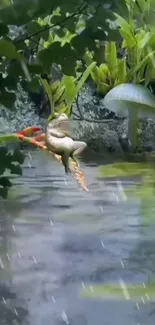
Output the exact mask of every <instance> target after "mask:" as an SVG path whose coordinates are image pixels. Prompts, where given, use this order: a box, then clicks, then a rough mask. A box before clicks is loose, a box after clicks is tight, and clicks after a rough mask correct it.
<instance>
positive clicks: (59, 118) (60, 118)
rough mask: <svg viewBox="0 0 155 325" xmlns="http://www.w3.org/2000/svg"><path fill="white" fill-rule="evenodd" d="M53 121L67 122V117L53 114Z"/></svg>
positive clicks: (62, 114)
mask: <svg viewBox="0 0 155 325" xmlns="http://www.w3.org/2000/svg"><path fill="white" fill-rule="evenodd" d="M53 118H54V119H57V120H59V121H64V120H68V116H67V115H66V114H65V113H61V114H60V113H56V112H55V113H54V115H53Z"/></svg>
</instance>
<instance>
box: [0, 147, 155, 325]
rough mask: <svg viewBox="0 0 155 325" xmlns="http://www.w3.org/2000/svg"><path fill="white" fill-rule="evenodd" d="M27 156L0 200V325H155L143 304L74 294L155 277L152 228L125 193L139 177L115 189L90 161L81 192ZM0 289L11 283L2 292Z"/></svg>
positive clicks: (42, 160)
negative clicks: (96, 286)
mask: <svg viewBox="0 0 155 325" xmlns="http://www.w3.org/2000/svg"><path fill="white" fill-rule="evenodd" d="M32 158H33V159H32V161H31V162H30V163H31V168H30V167H29V166H28V161H26V162H25V169H24V175H23V177H21V178H15V180H14V182H15V183H16V184H17V185H16V187H15V188H14V189H12V190H11V192H10V195H9V199H8V200H7V201H6V202H4V201H1V207H2V208H1V212H0V216H1V219H0V220H1V233H0V235H1V237H0V238H1V242H0V243H1V246H0V258H1V260H0V261H2V263H3V264H1V262H0V279H1V281H0V284H1V285H0V295H1V302H0V312H1V315H3V319H4V321H3V323H4V324H5V323H6V324H11V321H12V324H13V323H14V324H16V323H17V324H18V323H20V324H24V325H25V324H27V322H28V324H30V325H43V324H46V325H50V324H52V325H58V324H73V325H75V324H78V325H83V324H89V325H94V324H97V325H100V324H103V322H104V324H107V325H112V324H115V325H124V324H125V325H132V324H134V325H135V324H137V323H139V324H145V325H146V324H147V325H150V324H154V322H153V316H152V315H153V314H151V312H153V307H152V304H151V302H149V301H147V302H145V304H144V303H143V302H141V303H139V305H137V304H136V302H135V301H132V300H125V299H113V300H109V299H106V298H105V299H104V300H103V299H100V298H98V299H89V298H86V297H81V296H80V294H79V292H80V291H81V290H82V289H84V288H85V287H86V286H90V290H92V288H93V285H94V284H104V283H106V284H108V283H119V282H120V279H121V280H122V281H123V283H125V284H127V283H131V284H135V285H136V284H138V283H146V286H147V281H148V279H151V277H152V276H153V263H154V262H153V259H154V255H153V253H151V251H152V252H153V246H152V243H153V239H152V237H150V234H151V230H150V229H148V226H146V227H144V226H143V227H142V225H141V223H142V219H141V215H140V213H141V201H140V198H139V197H136V196H135V195H134V196H133V195H128V190H129V188H131V187H132V188H133V187H135V184H138V182H139V181H134V180H132V179H130V180H126V181H123V182H122V184H123V187H121V183H118V182H116V181H112V180H107V181H103V180H102V179H98V169H97V166H96V165H94V166H92V165H90V166H89V163H87V164H86V165H84V164H82V168H83V169H84V172H85V175H86V178H87V180H88V184H89V188H90V192H88V193H84V192H83V191H82V190H81V189H80V188H78V187H77V184H76V182H75V181H74V180H72V179H71V178H70V177H68V178H67V179H66V180H65V177H64V171H63V167H62V166H59V164H58V163H57V162H55V161H51V159H50V158H49V156H48V155H46V154H43V153H40V152H32ZM151 236H152V235H151ZM148 238H150V239H149V245H148V247H147V245H146V246H145V244H146V242H147V240H148ZM144 246H145V249H146V247H147V253H146V256H145V257H146V262H144V258H143V254H142V253H141V252H142V251H143V249H142V247H144ZM140 247H141V249H140ZM149 254H150V260H151V262H148V260H147V257H148V256H149ZM151 263H152V264H151ZM3 288H9V289H6V290H9V291H6V292H7V293H6V295H5V297H4V289H3ZM3 298H4V299H3ZM111 311H112V312H111ZM16 312H17V314H18V315H17V314H16Z"/></svg>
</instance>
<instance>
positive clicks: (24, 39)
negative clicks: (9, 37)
mask: <svg viewBox="0 0 155 325" xmlns="http://www.w3.org/2000/svg"><path fill="white" fill-rule="evenodd" d="M83 5H84V4H82V5H80V6H79V8H78V9H77V10H76V11H75V12H74V13H72V14H71V15H69V16H68V17H65V18H64V19H63V20H61V21H59V22H57V23H55V24H53V25H50V26H45V27H44V28H42V29H40V30H39V31H36V32H35V33H33V34H31V35H27V36H26V37H25V38H23V39H21V40H18V41H16V42H14V44H17V43H20V42H23V41H26V40H29V39H31V38H32V37H35V36H37V35H39V34H41V33H42V32H45V31H47V30H49V29H51V28H53V27H56V26H59V24H62V23H64V22H66V21H68V20H69V19H70V18H73V17H74V16H76V15H77V14H78V13H81V12H82V11H83V10H84V9H86V8H87V7H88V4H85V5H84V6H83ZM82 6H83V8H82Z"/></svg>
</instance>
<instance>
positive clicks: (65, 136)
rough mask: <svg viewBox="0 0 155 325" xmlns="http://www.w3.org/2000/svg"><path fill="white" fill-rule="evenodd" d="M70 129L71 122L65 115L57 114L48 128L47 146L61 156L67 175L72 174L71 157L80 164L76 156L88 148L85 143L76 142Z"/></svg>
mask: <svg viewBox="0 0 155 325" xmlns="http://www.w3.org/2000/svg"><path fill="white" fill-rule="evenodd" d="M69 129H70V120H69V118H68V116H67V115H66V114H65V113H62V114H58V113H55V116H54V118H53V119H52V121H50V122H49V123H48V125H47V127H46V145H47V147H48V149H49V150H51V151H52V152H54V153H55V154H58V155H61V157H62V163H63V165H64V168H65V172H66V174H68V173H69V172H70V167H69V157H71V158H72V159H73V160H74V161H76V163H78V162H77V158H76V156H77V155H79V154H80V153H81V152H82V151H83V150H84V149H85V148H86V146H87V144H86V143H85V142H83V141H74V140H73V139H72V137H71V135H70V131H69Z"/></svg>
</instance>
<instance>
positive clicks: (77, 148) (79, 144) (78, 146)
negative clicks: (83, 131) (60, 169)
mask: <svg viewBox="0 0 155 325" xmlns="http://www.w3.org/2000/svg"><path fill="white" fill-rule="evenodd" d="M86 147H87V144H86V143H85V142H83V141H74V143H73V146H72V148H73V151H72V153H71V155H70V156H71V158H72V159H73V160H74V161H75V162H76V163H77V164H78V161H77V158H76V157H75V156H76V155H79V154H80V153H81V152H82V151H83V150H84V149H85V148H86ZM78 165H79V164H78Z"/></svg>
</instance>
